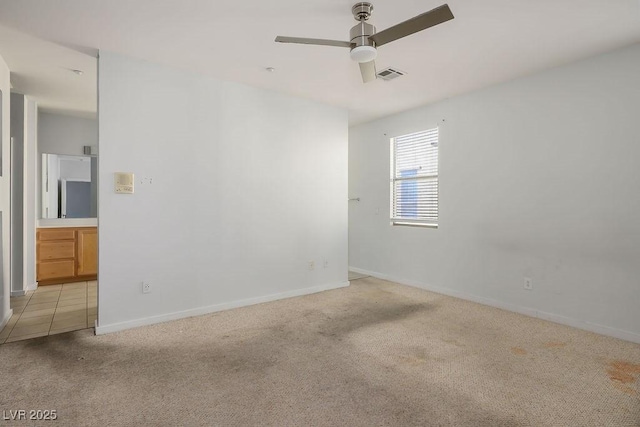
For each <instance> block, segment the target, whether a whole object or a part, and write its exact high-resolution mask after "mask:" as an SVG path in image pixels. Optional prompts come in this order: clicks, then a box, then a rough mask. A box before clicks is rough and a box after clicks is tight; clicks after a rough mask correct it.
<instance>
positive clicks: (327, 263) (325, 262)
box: [322, 260, 329, 268]
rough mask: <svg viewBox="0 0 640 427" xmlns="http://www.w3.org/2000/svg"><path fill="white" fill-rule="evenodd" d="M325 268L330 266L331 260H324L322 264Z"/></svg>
mask: <svg viewBox="0 0 640 427" xmlns="http://www.w3.org/2000/svg"><path fill="white" fill-rule="evenodd" d="M322 267H323V268H329V261H327V260H324V264H322Z"/></svg>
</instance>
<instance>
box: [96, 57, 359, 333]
mask: <svg viewBox="0 0 640 427" xmlns="http://www.w3.org/2000/svg"><path fill="white" fill-rule="evenodd" d="M99 75H100V79H99V93H100V96H99V108H98V111H99V122H100V143H99V144H100V146H99V150H100V156H99V159H98V161H99V193H98V194H99V199H98V200H99V215H98V218H99V220H98V222H99V313H98V316H99V317H98V323H99V328H98V333H102V332H108V331H113V330H117V329H123V328H128V327H132V326H137V325H142V324H146V323H154V322H158V321H162V320H168V319H172V318H178V317H183V316H188V315H195V314H200V313H205V312H208V311H213V310H218V309H221V308H227V307H232V306H237V305H244V304H249V303H254V302H259V301H262V300H268V299H272V298H279V297H284V296H289V295H295V294H302V293H307V292H313V291H317V290H321V289H326V288H332V287H337V286H342V285H345V284H347V283H348V282H346V281H347V152H348V147H347V145H348V128H347V113H346V111H344V110H341V109H337V108H333V107H328V106H325V105H321V104H318V103H314V102H310V101H306V100H301V99H296V98H292V97H288V96H283V95H279V94H275V93H272V92H268V91H264V90H258V89H254V88H250V87H247V86H243V85H239V84H234V83H226V82H221V81H217V80H213V79H209V78H206V77H203V76H199V75H195V74H189V73H186V72H184V71H178V70H175V69H172V68H168V67H164V66H160V65H154V64H151V63H146V62H142V61H138V60H133V59H129V58H126V57H122V56H119V55H116V54H113V53H109V52H103V53H101V55H100V61H99ZM118 171H120V172H133V173H135V174H136V175H135V176H136V181H135V185H136V189H135V194H133V195H123V194H115V193H114V189H113V182H114V176H113V174H114V172H118ZM146 178H151V179H152V183H151V184H149V183H148V180H146ZM325 259H326V260H327V261H328V262H329V265H328V267H327V268H323V261H324V260H325ZM311 260H313V261H315V264H316V268H315V270H313V271H310V270H309V269H308V261H311ZM142 281H149V282H150V283H151V285H152V289H153V291H152V292H151V293H150V294H142V291H141V284H142Z"/></svg>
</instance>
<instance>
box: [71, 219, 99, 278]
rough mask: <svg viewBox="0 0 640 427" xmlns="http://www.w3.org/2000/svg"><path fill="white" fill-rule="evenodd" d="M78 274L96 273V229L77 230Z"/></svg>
mask: <svg viewBox="0 0 640 427" xmlns="http://www.w3.org/2000/svg"><path fill="white" fill-rule="evenodd" d="M76 233H77V245H78V252H77V253H78V257H77V261H78V276H86V275H90V274H93V275H95V274H98V230H97V229H95V228H94V229H93V230H88V229H84V230H78V231H77V232H76Z"/></svg>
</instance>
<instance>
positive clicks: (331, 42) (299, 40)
mask: <svg viewBox="0 0 640 427" xmlns="http://www.w3.org/2000/svg"><path fill="white" fill-rule="evenodd" d="M275 41H276V42H278V43H298V44H315V45H320V46H336V47H348V48H350V47H351V42H343V41H340V40H325V39H307V38H304V37H283V36H278V37H276V40H275Z"/></svg>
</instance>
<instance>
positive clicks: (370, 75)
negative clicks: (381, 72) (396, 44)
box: [359, 61, 377, 83]
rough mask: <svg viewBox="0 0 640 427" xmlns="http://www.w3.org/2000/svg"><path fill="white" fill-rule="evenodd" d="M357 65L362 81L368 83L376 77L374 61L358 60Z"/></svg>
mask: <svg viewBox="0 0 640 427" xmlns="http://www.w3.org/2000/svg"><path fill="white" fill-rule="evenodd" d="M359 65H360V74H362V81H363V82H364V83H369V82H372V81H374V80H375V79H376V77H377V76H376V61H369V62H360V64H359Z"/></svg>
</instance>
